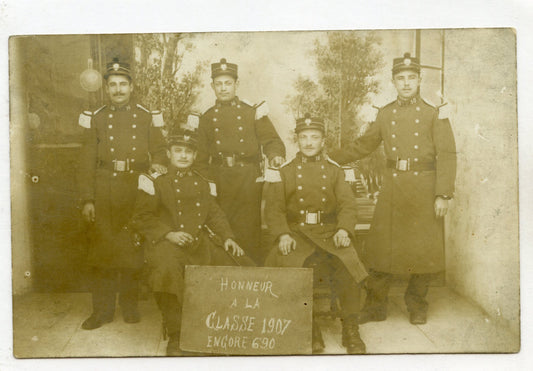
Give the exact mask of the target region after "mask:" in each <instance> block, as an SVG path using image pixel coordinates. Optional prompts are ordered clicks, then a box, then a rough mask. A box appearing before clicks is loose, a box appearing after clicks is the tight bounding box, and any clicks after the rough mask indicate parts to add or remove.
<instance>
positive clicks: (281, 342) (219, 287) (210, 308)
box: [180, 265, 313, 354]
mask: <svg viewBox="0 0 533 371" xmlns="http://www.w3.org/2000/svg"><path fill="white" fill-rule="evenodd" d="M312 300H313V270H312V269H309V268H255V267H210V266H196V265H189V266H187V267H186V268H185V299H184V303H183V312H182V313H183V314H182V328H181V337H180V348H181V349H182V350H185V351H193V352H203V353H215V354H310V353H311V330H312V306H313V302H312Z"/></svg>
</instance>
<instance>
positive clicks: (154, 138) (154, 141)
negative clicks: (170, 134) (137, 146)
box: [149, 126, 168, 174]
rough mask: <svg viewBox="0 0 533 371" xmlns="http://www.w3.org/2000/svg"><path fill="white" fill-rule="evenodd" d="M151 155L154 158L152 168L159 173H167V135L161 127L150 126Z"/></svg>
mask: <svg viewBox="0 0 533 371" xmlns="http://www.w3.org/2000/svg"><path fill="white" fill-rule="evenodd" d="M149 148H150V156H151V159H152V169H153V170H154V171H156V172H158V173H159V174H166V172H167V167H166V165H167V163H168V158H167V147H166V144H165V137H164V136H163V133H162V132H161V128H159V127H154V126H151V127H150V143H149Z"/></svg>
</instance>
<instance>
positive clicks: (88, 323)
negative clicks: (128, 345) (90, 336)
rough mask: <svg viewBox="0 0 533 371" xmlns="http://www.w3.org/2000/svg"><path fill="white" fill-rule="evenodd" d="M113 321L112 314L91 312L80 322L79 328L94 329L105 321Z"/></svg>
mask: <svg viewBox="0 0 533 371" xmlns="http://www.w3.org/2000/svg"><path fill="white" fill-rule="evenodd" d="M110 322H113V315H112V314H101V313H93V314H91V316H90V317H89V318H87V319H86V320H85V321H83V323H82V324H81V328H82V329H84V330H94V329H97V328H99V327H102V325H104V324H106V323H110Z"/></svg>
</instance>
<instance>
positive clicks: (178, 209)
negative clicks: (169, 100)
mask: <svg viewBox="0 0 533 371" xmlns="http://www.w3.org/2000/svg"><path fill="white" fill-rule="evenodd" d="M167 155H168V157H169V159H170V166H169V168H168V172H167V174H165V175H160V176H157V177H156V176H151V177H149V176H147V175H141V176H140V177H139V189H140V190H141V191H142V192H139V195H138V197H137V202H136V207H135V212H134V215H133V219H132V223H131V224H132V227H133V229H134V230H136V231H137V232H138V233H140V234H141V235H142V236H143V237H144V238H145V241H146V243H145V246H146V251H145V256H146V260H147V262H148V266H149V269H150V278H149V281H150V286H151V288H152V290H153V291H154V296H155V299H156V302H157V305H158V307H159V309H160V310H161V313H162V317H163V328H164V330H165V331H166V333H167V335H168V336H169V341H168V345H167V356H176V355H182V354H183V353H182V352H181V351H180V349H179V336H180V328H181V306H182V304H183V292H184V270H185V266H186V265H246V266H253V265H254V263H253V262H252V260H251V259H249V258H248V257H246V256H244V252H243V250H242V249H241V248H240V247H239V245H238V244H237V243H236V242H235V241H234V236H233V232H232V231H231V228H230V226H229V223H228V221H227V219H226V216H225V214H224V213H223V212H222V210H221V209H220V207H219V206H218V204H217V201H216V200H215V197H214V195H213V194H214V193H215V192H216V190H215V189H214V188H213V184H211V183H209V182H208V181H207V180H206V179H205V178H204V177H203V176H201V175H200V174H199V173H197V172H195V171H192V170H191V165H192V164H193V162H194V159H195V158H196V138H195V137H194V133H193V132H190V131H185V130H180V131H179V132H178V133H177V135H175V136H170V137H169V139H168V150H167Z"/></svg>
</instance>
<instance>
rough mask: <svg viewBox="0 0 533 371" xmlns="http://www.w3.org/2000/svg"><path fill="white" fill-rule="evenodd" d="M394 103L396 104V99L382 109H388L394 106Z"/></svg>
mask: <svg viewBox="0 0 533 371" xmlns="http://www.w3.org/2000/svg"><path fill="white" fill-rule="evenodd" d="M394 103H396V99H395V100H393V101H392V102H389V103H387V104H386V105H384V106H383V107H381V109H385V108H387V107H390V106H392V105H393V104H394Z"/></svg>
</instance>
